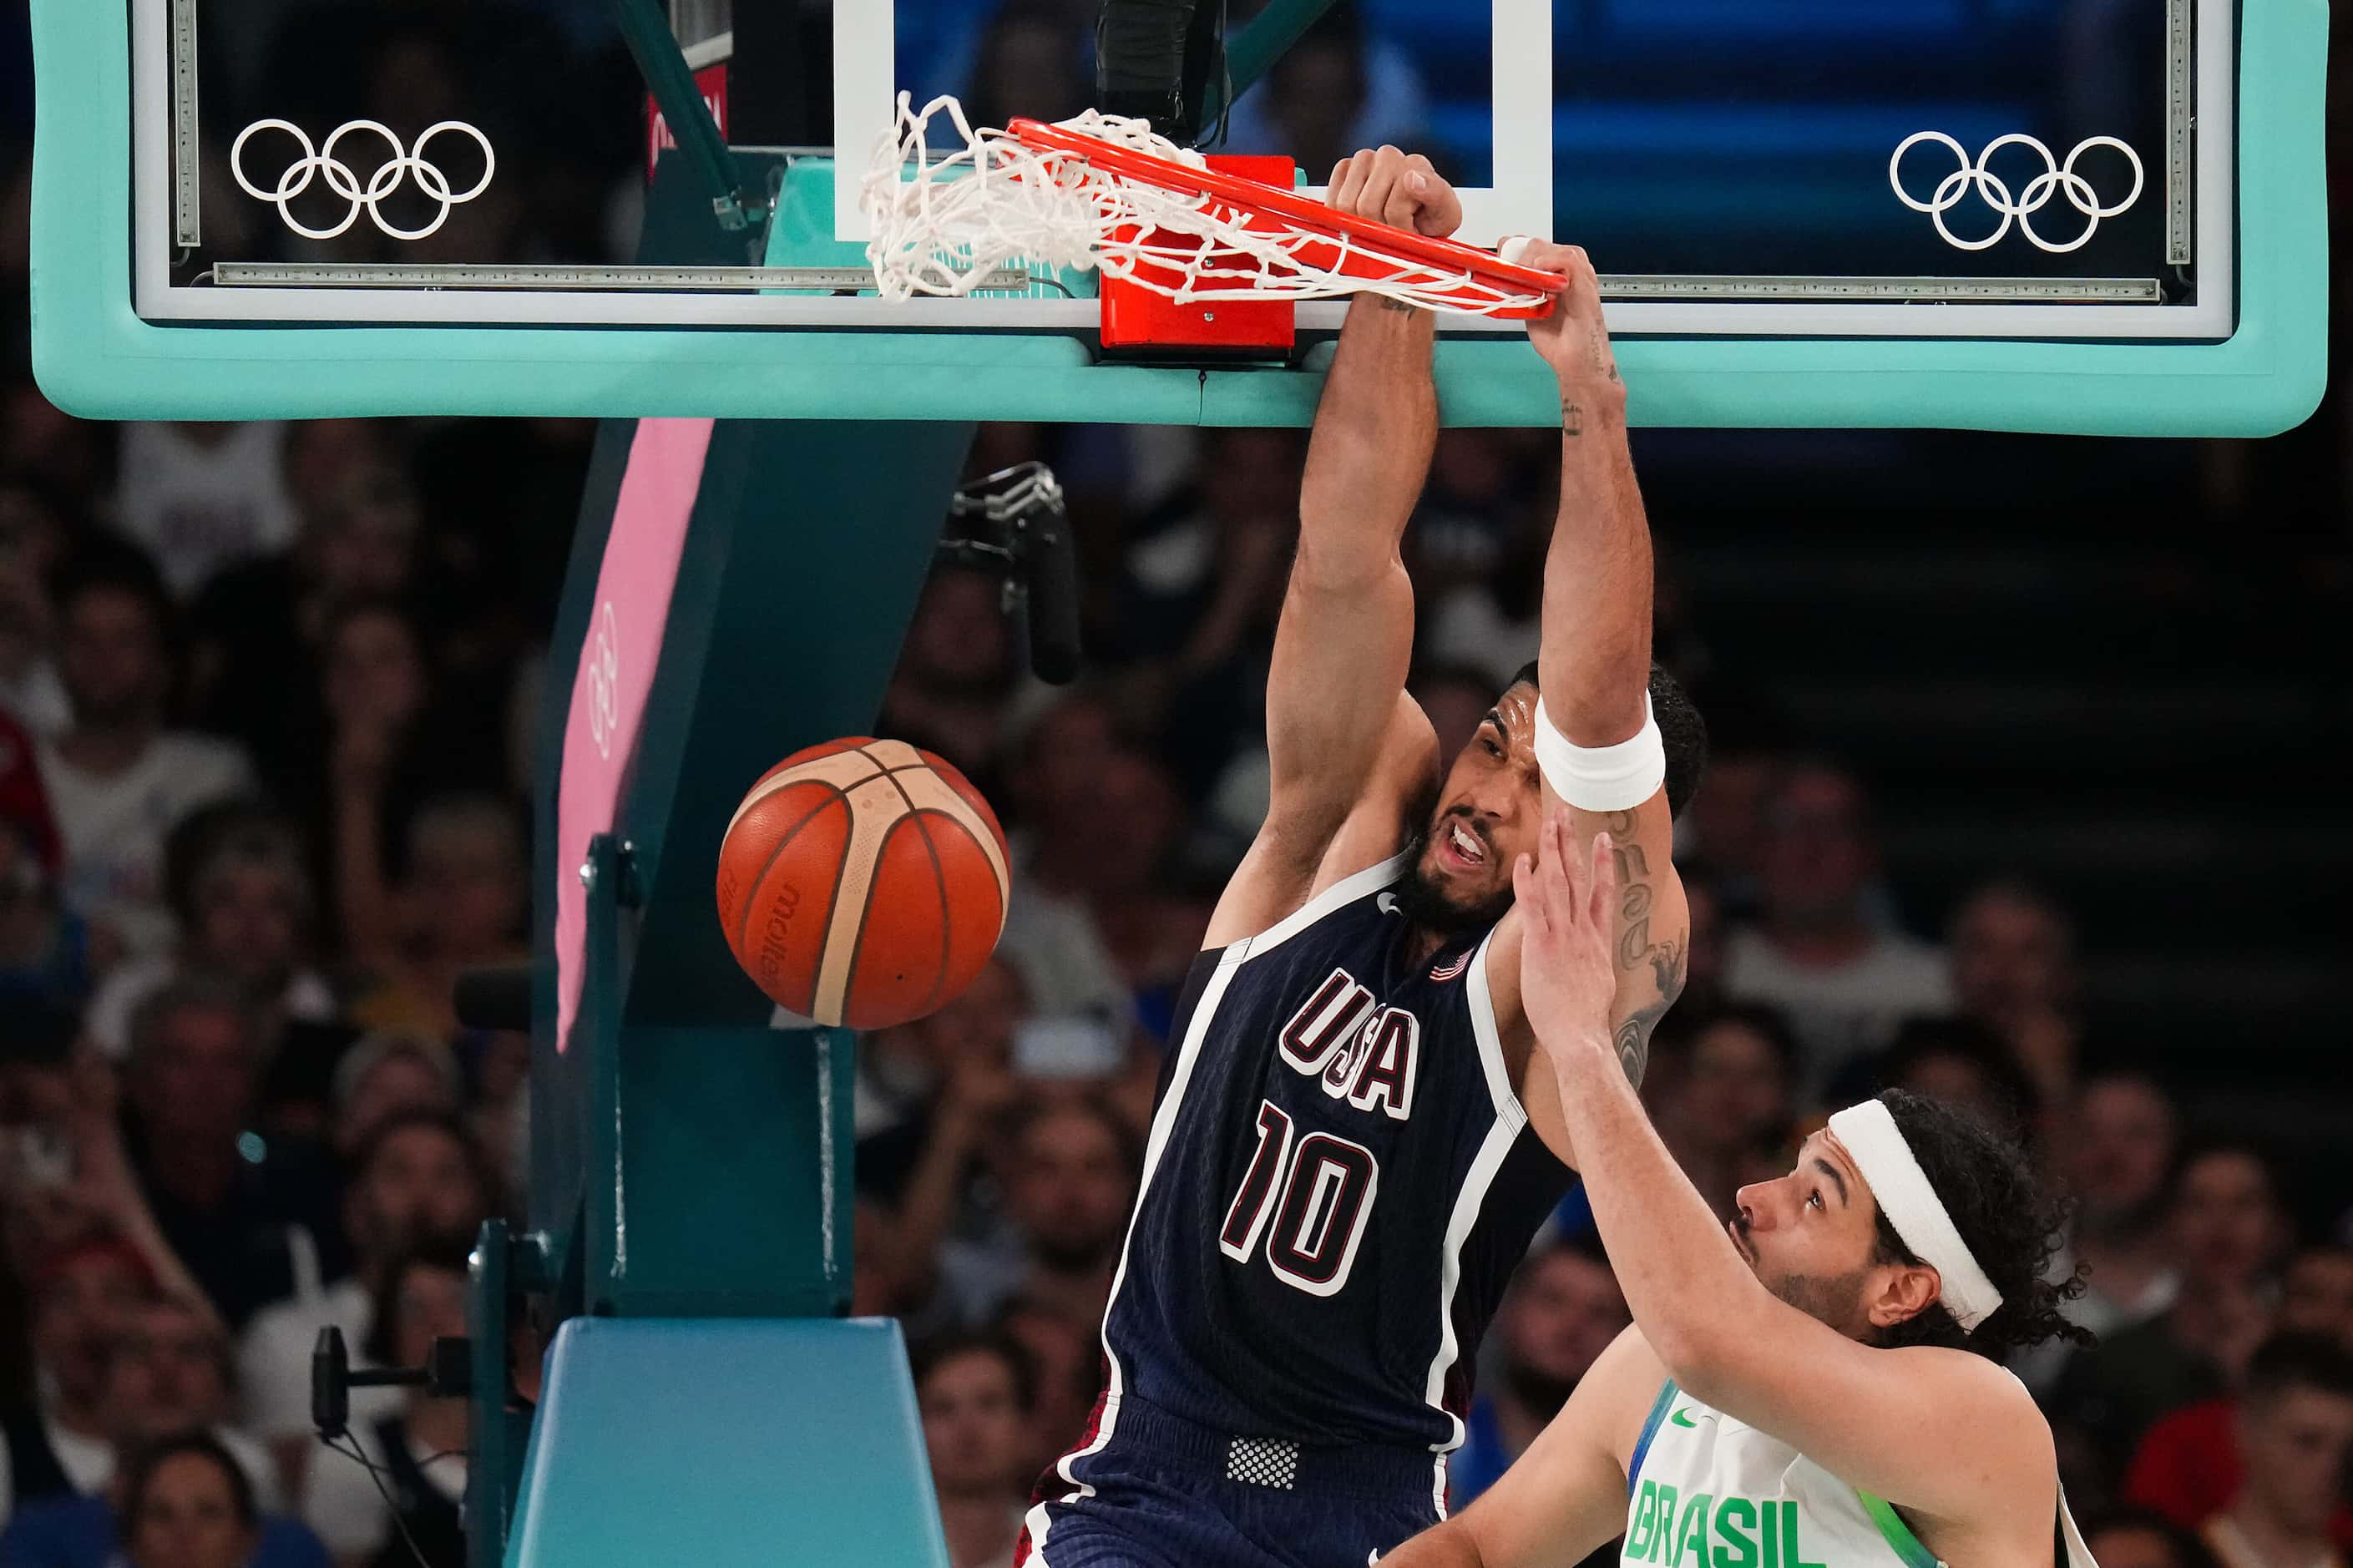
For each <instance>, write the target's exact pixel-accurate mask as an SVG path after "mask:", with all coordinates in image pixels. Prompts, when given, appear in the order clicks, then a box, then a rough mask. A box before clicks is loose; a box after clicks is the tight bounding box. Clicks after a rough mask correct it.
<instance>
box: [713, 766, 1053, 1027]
mask: <svg viewBox="0 0 2353 1568" xmlns="http://www.w3.org/2000/svg"><path fill="white" fill-rule="evenodd" d="M1011 886H1012V884H1011V879H1010V872H1009V870H1008V854H1007V850H1006V847H1005V833H1004V830H1003V829H1002V828H1000V827H999V826H997V814H996V813H995V812H993V811H991V810H989V808H988V803H987V801H986V800H984V799H982V798H981V796H980V793H979V792H978V791H977V790H976V789H974V788H973V787H972V785H971V784H969V783H967V782H966V781H965V776H964V775H963V774H962V773H958V772H957V771H956V770H955V768H954V767H952V766H950V765H949V764H948V763H944V762H943V761H941V760H940V759H939V758H937V757H935V756H933V755H932V754H931V753H930V752H923V751H918V750H917V749H916V748H914V747H913V746H911V745H908V744H907V743H906V742H903V741H875V740H869V739H867V738H866V737H864V736H851V737H849V738H848V739H845V740H840V741H832V742H827V743H826V744H824V745H822V746H812V747H810V748H809V749H808V750H807V751H805V752H795V753H794V754H793V755H791V756H789V757H787V758H786V759H785V760H784V761H783V762H781V763H777V764H776V766H775V767H774V768H771V769H770V770H768V772H767V773H765V774H763V775H762V776H761V779H760V781H759V783H757V784H754V785H753V786H752V790H751V793H750V794H748V795H745V796H744V803H743V804H742V805H739V806H737V807H736V808H735V816H734V817H733V820H731V821H730V822H729V823H728V825H727V837H726V839H725V841H724V842H723V844H722V845H721V846H720V850H719V868H718V879H717V890H718V899H719V920H720V925H721V928H722V930H723V931H725V933H726V936H727V945H728V950H729V951H730V952H733V953H734V955H735V961H736V962H737V963H740V964H742V965H743V966H744V973H747V974H749V975H750V976H751V977H752V979H753V980H754V982H755V983H756V984H758V985H759V987H760V989H761V990H762V991H763V992H765V993H766V994H767V996H768V998H769V999H770V1000H771V1001H773V1002H775V1003H776V1005H779V1006H781V1007H783V1008H785V1009H786V1011H788V1012H792V1013H797V1014H799V1015H800V1016H802V1017H805V1018H813V1019H815V1020H816V1021H817V1022H818V1023H820V1024H833V1025H847V1026H849V1027H851V1028H854V1029H876V1028H883V1027H886V1026H890V1025H892V1024H902V1023H905V1022H907V1021H908V1020H909V1019H913V1018H920V1017H922V1016H923V1015H925V1014H927V1013H930V1012H933V1011H935V1010H936V1009H938V1008H939V1007H941V1006H943V1005H945V1004H947V1003H948V1002H950V1001H952V1000H954V999H955V997H956V996H957V995H958V994H960V993H962V992H963V990H964V989H965V987H966V986H967V985H970V984H972V983H973V981H974V980H975V979H976V978H977V977H978V975H979V973H980V972H981V970H982V968H983V967H984V966H986V965H987V963H988V956H989V954H990V953H991V952H995V951H996V948H997V938H998V937H999V936H1000V935H1002V934H1003V932H1004V930H1005V905H1006V897H1007V894H1008V892H1009V891H1010V889H1011Z"/></svg>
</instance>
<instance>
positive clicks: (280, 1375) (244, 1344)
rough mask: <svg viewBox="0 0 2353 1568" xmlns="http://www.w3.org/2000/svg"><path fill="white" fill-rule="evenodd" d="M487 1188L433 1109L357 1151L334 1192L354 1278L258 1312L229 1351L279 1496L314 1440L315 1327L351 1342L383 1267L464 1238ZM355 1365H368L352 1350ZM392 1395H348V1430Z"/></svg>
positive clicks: (304, 1465)
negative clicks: (440, 1241) (434, 1241)
mask: <svg viewBox="0 0 2353 1568" xmlns="http://www.w3.org/2000/svg"><path fill="white" fill-rule="evenodd" d="M492 1192H493V1184H492V1182H491V1173H490V1172H489V1171H488V1170H486V1169H485V1168H484V1167H483V1164H482V1161H481V1157H480V1153H479V1152H477V1150H476V1149H475V1147H474V1145H473V1142H472V1141H471V1139H470V1138H469V1137H468V1136H467V1133H466V1129H465V1126H464V1124H463V1123H462V1122H460V1121H458V1120H457V1119H456V1118H455V1117H453V1116H451V1115H449V1114H448V1113H447V1112H443V1111H434V1110H401V1111H396V1112H395V1113H394V1114H393V1115H392V1116H391V1117H389V1118H388V1119H387V1120H385V1121H381V1122H380V1123H379V1124H377V1125H376V1127H375V1129H374V1131H373V1132H372V1133H371V1135H370V1136H369V1139H368V1141H367V1143H366V1145H365V1146H364V1148H363V1149H362V1150H361V1151H360V1153H359V1157H358V1160H357V1162H356V1163H355V1164H354V1166H353V1178H352V1183H351V1186H350V1188H349V1189H348V1190H347V1191H346V1192H345V1194H344V1196H343V1239H344V1243H345V1247H346V1249H347V1250H348V1251H349V1252H350V1254H351V1257H352V1271H351V1272H350V1273H349V1274H348V1275H346V1276H344V1277H343V1279H337V1280H335V1281H333V1282H332V1283H329V1284H324V1285H316V1284H313V1285H312V1286H311V1289H306V1290H301V1291H298V1292H297V1293H296V1294H295V1295H293V1296H290V1297H289V1298H288V1299H286V1300H282V1301H276V1302H272V1303H271V1304H270V1305H269V1306H267V1307H264V1308H262V1309H261V1310H259V1311H258V1312H256V1313H255V1314H254V1317H253V1321H252V1322H251V1323H250V1324H249V1325H248V1327H247V1329H246V1331H245V1335H244V1338H243V1340H242V1341H241V1342H240V1343H239V1345H238V1348H237V1365H238V1368H239V1371H240V1373H241V1382H242V1384H243V1386H244V1389H245V1402H246V1422H247V1425H248V1427H249V1428H250V1429H251V1430H252V1431H253V1432H254V1434H255V1435H256V1436H259V1437H260V1438H261V1439H262V1440H263V1441H264V1442H266V1443H268V1444H269V1447H270V1451H271V1456H272V1458H274V1459H275V1461H276V1464H277V1468H278V1473H279V1475H280V1477H281V1478H283V1479H284V1481H285V1486H286V1490H287V1492H288V1495H290V1496H296V1497H299V1496H301V1492H302V1488H303V1483H304V1481H305V1480H306V1479H307V1477H308V1475H309V1471H310V1468H311V1463H312V1461H313V1456H314V1455H315V1453H316V1451H317V1448H318V1444H317V1441H316V1440H315V1438H314V1437H313V1436H312V1433H311V1347H312V1345H313V1344H315V1343H316V1342H317V1340H318V1337H319V1331H320V1329H322V1328H323V1327H326V1326H328V1325H330V1324H332V1325H333V1326H334V1327H335V1328H338V1329H341V1330H342V1331H343V1340H344V1342H345V1343H346V1344H347V1345H350V1346H353V1347H359V1346H363V1345H365V1344H367V1343H369V1342H370V1341H371V1340H372V1339H373V1338H374V1331H375V1321H374V1318H373V1316H372V1314H373V1312H374V1310H375V1301H376V1300H377V1297H378V1295H379V1293H380V1292H381V1291H382V1289H383V1287H384V1282H385V1274H386V1272H387V1271H388V1270H389V1269H391V1268H393V1267H394V1265H395V1264H396V1263H397V1262H398V1261H399V1260H400V1259H401V1258H404V1257H405V1256H406V1254H407V1253H408V1252H409V1251H411V1250H412V1249H413V1248H415V1247H417V1246H418V1245H419V1244H420V1243H421V1242H424V1241H426V1240H428V1239H430V1238H432V1237H470V1236H472V1235H473V1234H474V1233H475V1232H476V1231H477V1230H479V1229H480V1226H481V1223H482V1221H483V1219H484V1218H486V1217H487V1216H488V1215H490V1213H491V1208H492ZM354 1355H355V1358H356V1359H355V1361H354V1363H353V1364H355V1365H372V1364H375V1363H370V1362H368V1361H367V1359H366V1357H365V1356H364V1354H360V1353H359V1352H357V1351H356V1349H355V1350H354ZM399 1405H400V1399H399V1395H398V1394H397V1393H396V1391H394V1390H390V1389H370V1388H363V1389H353V1391H352V1416H353V1425H354V1426H359V1425H363V1424H368V1423H373V1422H375V1421H377V1420H380V1419H383V1418H385V1417H386V1416H390V1415H397V1414H398V1411H399Z"/></svg>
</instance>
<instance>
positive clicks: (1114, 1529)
mask: <svg viewBox="0 0 2353 1568" xmlns="http://www.w3.org/2000/svg"><path fill="white" fill-rule="evenodd" d="M1111 1426H1112V1431H1113V1436H1112V1437H1111V1439H1110V1440H1109V1441H1108V1442H1105V1443H1103V1446H1102V1447H1099V1448H1097V1449H1095V1450H1094V1451H1093V1452H1092V1453H1089V1452H1086V1451H1085V1450H1084V1449H1082V1450H1081V1452H1080V1453H1079V1454H1078V1455H1077V1456H1076V1457H1075V1458H1070V1459H1066V1460H1064V1461H1063V1463H1062V1465H1061V1466H1060V1467H1059V1468H1056V1469H1053V1470H1050V1471H1048V1472H1047V1475H1046V1479H1044V1480H1043V1481H1042V1482H1040V1483H1039V1490H1038V1502H1037V1506H1036V1507H1034V1508H1032V1509H1031V1510H1029V1529H1028V1531H1026V1533H1025V1535H1024V1537H1023V1549H1022V1551H1020V1552H1017V1553H1016V1554H1015V1557H1014V1561H1015V1562H1016V1563H1020V1564H1022V1565H1023V1568H1365V1565H1366V1563H1368V1562H1370V1561H1372V1560H1373V1558H1374V1557H1375V1556H1376V1555H1377V1554H1382V1553H1386V1552H1389V1551H1391V1550H1393V1549H1394V1548H1396V1547H1397V1546H1398V1545H1399V1544H1400V1543H1402V1542H1404V1541H1406V1540H1407V1539H1408V1538H1409V1537H1410V1536H1413V1535H1416V1534H1419V1532H1420V1531H1424V1530H1427V1529H1429V1528H1430V1526H1431V1525H1433V1524H1435V1523H1437V1522H1438V1519H1439V1504H1438V1497H1439V1493H1440V1488H1441V1487H1442V1485H1443V1480H1442V1477H1443V1470H1442V1469H1441V1468H1440V1466H1441V1463H1442V1461H1441V1460H1440V1458H1439V1456H1437V1455H1435V1454H1432V1453H1429V1452H1427V1451H1422V1450H1414V1449H1405V1448H1386V1447H1303V1446H1302V1445H1299V1444H1294V1443H1280V1442H1273V1441H1270V1440H1267V1439H1264V1438H1251V1437H1234V1436H1228V1435H1226V1434H1224V1433H1220V1432H1216V1431H1212V1430H1210V1429H1208V1428H1207V1427H1203V1426H1196V1425H1194V1424H1193V1423H1191V1422H1189V1421H1185V1420H1182V1419H1180V1418H1178V1417H1176V1416H1175V1415H1170V1414H1169V1413H1168V1412H1167V1411H1166V1410H1162V1409H1160V1408H1159V1407H1157V1406H1155V1405H1148V1404H1146V1403H1145V1401H1143V1400H1141V1399H1138V1398H1137V1397H1136V1396H1135V1395H1134V1394H1127V1395H1125V1396H1124V1397H1123V1398H1122V1399H1121V1401H1120V1407H1119V1411H1118V1413H1117V1415H1116V1418H1115V1419H1114V1420H1113V1422H1112V1423H1111ZM1066 1470H1067V1471H1068V1472H1069V1476H1071V1477H1075V1478H1076V1484H1073V1482H1072V1481H1071V1479H1067V1478H1066V1477H1065V1475H1064V1473H1063V1472H1064V1471H1066Z"/></svg>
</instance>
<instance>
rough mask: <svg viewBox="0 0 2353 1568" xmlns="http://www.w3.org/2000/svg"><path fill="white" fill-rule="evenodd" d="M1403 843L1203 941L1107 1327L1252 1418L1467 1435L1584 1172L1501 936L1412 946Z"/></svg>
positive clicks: (1370, 1438) (1170, 1374)
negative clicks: (1520, 1048) (1265, 924)
mask: <svg viewBox="0 0 2353 1568" xmlns="http://www.w3.org/2000/svg"><path fill="white" fill-rule="evenodd" d="M1407 869H1408V863H1407V861H1406V859H1405V858H1404V857H1402V856H1400V857H1398V858H1394V859H1391V860H1389V861H1387V862H1385V863H1384V864H1382V865H1379V866H1376V867H1373V868H1370V869H1368V870H1366V871H1363V872H1360V873H1358V874H1357V875H1356V876H1354V877H1350V878H1348V879H1345V880H1344V881H1342V882H1340V883H1339V884H1337V885H1336V886H1335V887H1333V888H1331V889H1327V890H1326V891H1325V892H1324V893H1323V894H1322V895H1321V896H1319V897H1317V898H1316V899H1314V900H1312V901H1311V902H1310V903H1309V904H1308V905H1307V906H1306V907H1305V908H1303V909H1302V910H1299V911H1298V912H1297V913H1296V914H1294V915H1293V916H1292V917H1291V918H1289V919H1288V920H1285V921H1282V922H1281V923H1280V924H1278V925H1276V926H1275V927H1273V928H1272V929H1271V930H1270V931H1266V932H1264V933H1262V934H1261V935H1259V936H1256V937H1252V938H1250V939H1249V940H1248V941H1245V942H1237V943H1235V944H1234V945H1233V946H1231V947H1229V948H1225V949H1222V950H1218V951H1213V952H1204V953H1202V954H1201V955H1200V957H1199V958H1198V960H1197V961H1196V962H1195V964H1194V968H1193V972H1192V973H1191V975H1190V976H1189V977H1188V979H1187V984H1186V988H1185V994H1184V998H1183V1001H1182V1003H1181V1004H1180V1005H1179V1008H1178V1012H1177V1016H1176V1031H1175V1038H1176V1040H1177V1042H1178V1045H1177V1048H1176V1051H1175V1053H1174V1054H1173V1055H1172V1057H1171V1058H1170V1060H1169V1063H1168V1066H1167V1068H1166V1070H1165V1072H1164V1075H1163V1080H1162V1084H1161V1089H1160V1101H1159V1104H1158V1107H1157V1109H1156V1110H1155V1113H1154V1116H1153V1121H1152V1136H1151V1142H1150V1146H1149V1152H1148V1153H1147V1156H1146V1159H1145V1172H1144V1182H1143V1187H1142V1191H1141V1194H1140V1195H1139V1197H1138V1199H1137V1207H1136V1214H1135V1217H1134V1224H1133V1226H1132V1227H1131V1229H1130V1231H1129V1235H1128V1241H1127V1250H1126V1255H1125V1257H1124V1259H1123V1260H1122V1263H1121V1266H1120V1269H1119V1274H1118V1278H1117V1280H1116V1282H1115V1284H1114V1286H1113V1293H1112V1300H1111V1307H1110V1310H1109V1314H1108V1317H1107V1319H1106V1321H1105V1324H1104V1332H1103V1340H1104V1345H1105V1347H1106V1349H1107V1350H1108V1351H1109V1352H1110V1363H1111V1367H1110V1384H1109V1387H1108V1389H1107V1392H1106V1395H1105V1400H1104V1409H1103V1415H1102V1417H1101V1420H1100V1422H1099V1426H1098V1430H1097V1432H1096V1433H1095V1434H1093V1438H1094V1440H1096V1441H1098V1442H1099V1441H1102V1440H1103V1439H1107V1438H1108V1437H1109V1436H1111V1432H1110V1431H1109V1430H1108V1428H1113V1427H1115V1426H1116V1423H1117V1419H1118V1405H1119V1401H1120V1399H1121V1398H1122V1397H1123V1395H1124V1394H1126V1393H1128V1392H1129V1391H1133V1393H1134V1394H1137V1395H1139V1396H1141V1397H1142V1399H1144V1400H1145V1401H1146V1402H1148V1404H1149V1405H1153V1406H1156V1407H1158V1408H1159V1409H1162V1410H1166V1411H1168V1412H1170V1413H1172V1414H1174V1415H1177V1416H1179V1417H1183V1418H1185V1419H1187V1420H1190V1421H1193V1422H1196V1423H1198V1424H1200V1425H1201V1426H1208V1427H1211V1428H1214V1429H1218V1430H1221V1431H1224V1432H1229V1433H1232V1434H1235V1435H1237V1436H1244V1437H1267V1438H1275V1439H1282V1440H1287V1441H1289V1442H1293V1443H1299V1444H1303V1445H1308V1446H1323V1445H1340V1444H1380V1445H1386V1446H1392V1447H1409V1448H1417V1449H1424V1450H1427V1451H1430V1452H1432V1453H1444V1452H1447V1451H1449V1450H1451V1449H1452V1448H1453V1447H1455V1446H1456V1445H1458V1444H1459V1443H1461V1439H1462V1417H1463V1414H1464V1412H1465V1410H1466V1409H1467V1408H1468V1406H1469V1402H1470V1385H1471V1371H1472V1360H1473V1357H1474V1355H1475V1353H1476V1351H1477V1349H1478V1340H1479V1336H1480V1335H1481V1334H1482V1332H1483V1331H1484V1330H1485V1328H1486V1325H1487V1322H1488V1321H1489V1319H1490V1318H1492V1317H1493V1314H1494V1310H1495V1307H1496V1304H1497V1301H1498V1300H1499V1299H1500V1297H1501V1296H1502V1293H1503V1289H1504V1283H1505V1281H1506V1280H1507V1279H1509V1278H1510V1276H1511V1272H1512V1269H1513V1268H1514V1265H1516V1264H1517V1263H1518V1262H1519V1260H1520V1258H1521V1257H1522V1255H1523V1254H1524V1253H1525V1251H1526V1249H1527V1246H1528V1242H1529V1240H1530V1239H1531V1237H1533V1236H1534V1235H1535V1229H1536V1227H1537V1226H1539V1225H1540V1224H1542V1223H1543V1221H1544V1218H1545V1216H1546V1215H1547V1214H1549V1213H1550V1212H1551V1211H1552V1209H1553V1207H1554V1205H1556V1204H1557V1203H1558V1202H1559V1200H1560V1198H1561V1195H1562V1194H1563V1193H1564V1192H1565V1191H1566V1190H1567V1186H1568V1184H1569V1181H1570V1179H1571V1178H1570V1174H1569V1172H1568V1170H1567V1167H1565V1166H1564V1165H1562V1164H1561V1163H1560V1162H1559V1161H1558V1160H1556V1159H1555V1158H1554V1157H1553V1155H1552V1153H1551V1152H1550V1151H1549V1150H1547V1149H1546V1147H1545V1146H1544V1144H1543V1143H1542V1142H1540V1141H1539V1140H1538V1139H1537V1137H1536V1135H1535V1132H1534V1131H1532V1130H1531V1129H1530V1128H1529V1127H1528V1124H1527V1114H1526V1112H1525V1110H1522V1109H1521V1106H1520V1102H1519V1100H1518V1097H1517V1095H1516V1094H1515V1093H1514V1088H1513V1084H1512V1081H1511V1078H1510V1075H1509V1073H1508V1071H1507V1070H1506V1068H1505V1065H1504V1054H1503V1048H1502V1044H1501V1041H1500V1040H1499V1038H1498V1037H1497V1033H1496V1028H1495V1017H1494V1009H1493V1004H1492V1002H1491V1000H1490V997H1489V994H1488V988H1487V980H1486V943H1485V942H1483V941H1482V942H1476V943H1475V944H1474V945H1472V946H1467V947H1459V948H1449V949H1445V950H1442V951H1440V952H1439V953H1438V954H1437V955H1436V957H1435V958H1430V959H1424V960H1422V961H1421V962H1420V963H1408V956H1409V955H1408V951H1407V950H1408V947H1409V941H1410V937H1411V934H1412V928H1411V927H1410V925H1409V922H1408V921H1406V919H1405V918H1404V917H1403V916H1402V915H1400V914H1398V913H1397V912H1395V900H1394V899H1393V898H1392V897H1391V896H1390V894H1389V893H1388V890H1387V889H1388V888H1389V887H1390V886H1391V885H1392V884H1393V883H1394V882H1396V881H1397V880H1398V879H1399V878H1400V877H1401V876H1402V875H1403V874H1404V873H1405V872H1406V870H1407Z"/></svg>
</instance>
